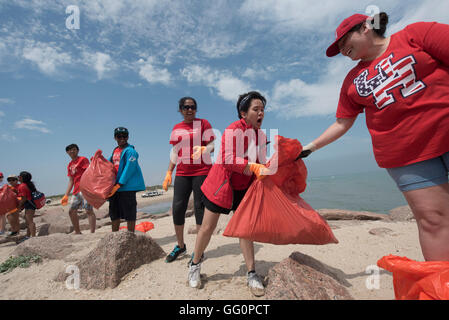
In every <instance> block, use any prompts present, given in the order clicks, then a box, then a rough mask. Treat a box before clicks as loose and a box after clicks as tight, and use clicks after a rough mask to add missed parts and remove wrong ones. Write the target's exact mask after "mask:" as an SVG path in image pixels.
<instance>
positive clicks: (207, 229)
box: [199, 223, 217, 235]
mask: <svg viewBox="0 0 449 320" xmlns="http://www.w3.org/2000/svg"><path fill="white" fill-rule="evenodd" d="M216 227H217V224H207V223H203V224H202V225H201V227H200V230H199V232H201V233H204V234H207V235H212V233H214V231H215V228H216Z"/></svg>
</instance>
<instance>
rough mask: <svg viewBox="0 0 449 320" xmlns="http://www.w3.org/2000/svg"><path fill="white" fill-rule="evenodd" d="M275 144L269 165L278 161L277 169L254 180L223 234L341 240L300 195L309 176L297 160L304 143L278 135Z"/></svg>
mask: <svg viewBox="0 0 449 320" xmlns="http://www.w3.org/2000/svg"><path fill="white" fill-rule="evenodd" d="M275 148H276V150H277V152H276V153H275V155H273V157H272V159H271V160H270V165H269V167H270V168H273V167H274V164H276V165H277V166H278V168H277V172H276V173H275V174H274V175H271V176H268V177H266V178H265V179H263V180H256V181H255V182H253V183H252V185H251V186H250V187H249V189H248V191H247V192H246V194H245V197H244V198H243V200H242V202H241V203H240V205H239V207H238V208H237V210H236V211H235V213H234V215H233V216H232V218H231V220H230V221H229V223H228V225H227V226H226V229H225V231H224V233H223V235H224V236H227V237H236V238H243V239H248V240H252V241H257V242H264V243H272V244H278V245H279V244H320V245H321V244H327V243H338V240H337V239H336V238H335V236H334V234H333V232H332V230H331V228H330V227H329V225H328V224H327V222H326V220H325V219H323V217H321V216H320V215H319V214H318V212H316V211H315V210H314V209H313V208H312V207H311V206H310V205H309V204H308V203H307V202H306V201H304V199H302V198H301V197H300V196H299V193H300V192H302V191H304V190H305V187H306V182H305V180H306V177H307V169H306V167H305V165H304V162H303V161H302V160H298V161H295V159H296V157H297V156H298V155H299V154H300V152H301V151H302V146H301V144H300V143H299V141H298V140H293V139H287V138H284V137H282V136H277V137H276V145H275ZM274 161H276V162H277V163H275V162H274Z"/></svg>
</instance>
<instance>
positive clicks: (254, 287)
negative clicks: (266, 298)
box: [247, 272, 265, 297]
mask: <svg viewBox="0 0 449 320" xmlns="http://www.w3.org/2000/svg"><path fill="white" fill-rule="evenodd" d="M247 284H248V287H249V289H250V290H251V293H252V294H253V295H255V296H256V297H261V296H263V295H264V294H265V288H264V286H263V283H262V280H261V279H260V277H259V275H258V274H257V273H255V272H249V273H248V277H247Z"/></svg>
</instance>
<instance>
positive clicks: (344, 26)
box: [326, 13, 370, 57]
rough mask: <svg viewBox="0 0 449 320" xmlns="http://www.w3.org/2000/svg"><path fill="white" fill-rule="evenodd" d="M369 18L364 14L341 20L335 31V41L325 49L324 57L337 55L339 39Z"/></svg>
mask: <svg viewBox="0 0 449 320" xmlns="http://www.w3.org/2000/svg"><path fill="white" fill-rule="evenodd" d="M369 18H370V17H369V16H366V15H364V14H358V13H356V14H353V15H352V16H350V17H349V18H346V19H345V20H343V22H342V23H340V25H339V26H338V28H337V30H336V31H335V41H334V43H332V44H331V45H330V46H329V48H327V50H326V55H327V56H328V57H334V56H336V55H337V54H339V53H340V49H339V48H338V41H340V39H341V38H343V37H344V35H345V34H347V33H348V31H349V30H351V29H352V28H354V27H355V26H356V25H358V24H359V23H362V22H364V21H366V20H367V19H369Z"/></svg>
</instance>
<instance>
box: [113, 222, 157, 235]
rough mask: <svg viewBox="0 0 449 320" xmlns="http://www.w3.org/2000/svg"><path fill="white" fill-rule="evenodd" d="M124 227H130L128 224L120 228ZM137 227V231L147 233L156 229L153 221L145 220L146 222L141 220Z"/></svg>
mask: <svg viewBox="0 0 449 320" xmlns="http://www.w3.org/2000/svg"><path fill="white" fill-rule="evenodd" d="M122 229H128V227H127V226H123V227H120V229H119V230H122ZM135 229H136V230H137V231H140V232H143V233H145V232H148V231H150V230H152V229H154V224H153V222H149V221H144V222H141V223H139V224H138V225H136V228H135Z"/></svg>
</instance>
